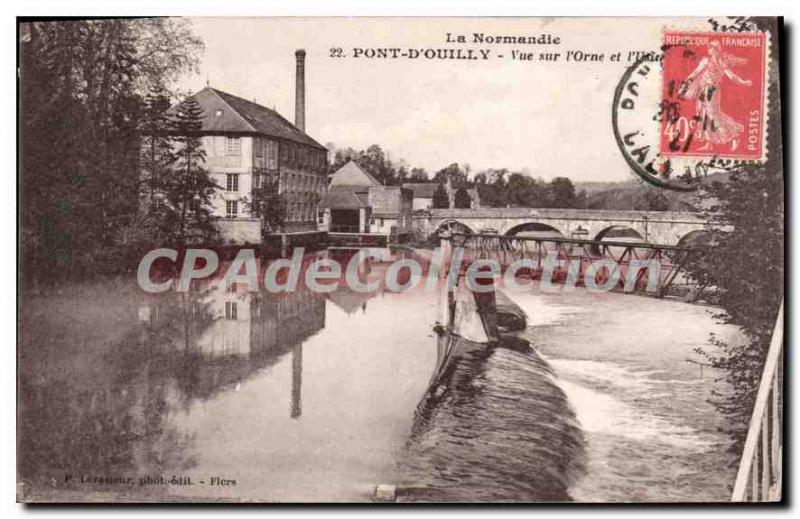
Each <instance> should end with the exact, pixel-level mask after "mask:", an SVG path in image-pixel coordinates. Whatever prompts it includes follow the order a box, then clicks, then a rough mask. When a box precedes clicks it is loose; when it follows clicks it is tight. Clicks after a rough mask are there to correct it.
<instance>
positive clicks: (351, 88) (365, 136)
mask: <svg viewBox="0 0 800 519" xmlns="http://www.w3.org/2000/svg"><path fill="white" fill-rule="evenodd" d="M664 23H665V22H664V21H663V20H658V19H654V18H651V19H636V20H633V19H620V18H618V19H597V18H595V19H575V18H572V19H569V18H567V19H526V18H502V19H501V18H483V19H479V18H406V19H388V18H316V19H308V18H306V19H303V18H272V19H270V18H195V19H192V24H193V25H194V30H195V32H196V34H198V35H199V36H200V37H202V39H203V40H204V42H205V52H204V54H203V56H202V59H201V63H200V72H199V73H198V74H191V75H187V76H186V77H184V78H183V79H182V80H181V81H180V87H182V88H184V89H188V90H192V91H197V90H200V89H202V88H203V87H205V85H206V82H207V81H208V83H209V84H210V85H211V86H212V87H214V88H218V89H220V90H224V91H226V92H229V93H231V94H234V95H238V96H240V97H244V98H247V99H251V100H252V99H255V100H256V102H258V103H260V104H263V105H265V106H268V107H270V108H275V109H276V110H277V111H278V112H280V113H281V114H283V115H284V116H285V117H286V118H287V119H289V120H294V85H295V56H294V51H295V50H296V49H299V48H303V49H305V50H306V52H307V58H306V103H307V104H306V132H307V133H308V134H309V135H311V136H312V137H313V138H315V139H316V140H317V141H318V142H320V143H322V144H325V145H327V144H331V143H332V144H334V145H335V146H336V147H337V148H342V147H347V146H351V147H354V148H366V147H367V146H369V145H370V144H380V145H381V147H382V148H383V149H384V150H385V151H387V152H388V153H389V155H390V157H391V158H392V159H403V160H405V162H406V163H407V164H408V165H409V166H412V167H413V166H421V167H424V168H425V169H427V170H428V171H429V172H435V171H437V170H439V169H441V168H443V167H445V166H447V165H448V164H451V163H453V162H458V163H460V164H469V166H470V168H471V169H472V171H479V170H483V169H487V168H508V169H510V170H515V171H524V172H526V173H528V174H530V175H533V176H537V177H542V178H544V179H551V178H553V177H554V176H568V177H570V178H571V179H572V180H573V181H601V182H607V181H620V180H626V179H631V178H634V173H633V172H632V171H631V170H630V168H629V167H628V166H627V164H626V163H625V161H624V159H623V158H622V155H621V153H620V151H619V149H618V148H617V145H616V142H615V140H614V136H613V131H612V124H611V105H612V99H613V94H614V89H615V87H616V85H617V82H618V81H619V80H620V78H621V76H622V74H623V73H624V71H625V69H626V66H627V65H629V63H627V62H624V60H623V62H621V63H612V62H609V61H608V59H609V55H610V54H612V53H614V52H617V51H621V52H622V53H623V55H627V53H628V52H629V51H640V50H641V51H651V50H657V49H658V47H659V45H660V39H661V36H660V35H661V31H662V30H663V29H664ZM692 23H693V24H697V23H699V21H694V22H692ZM674 25H675V26H678V25H680V21H674ZM476 32H478V33H484V34H486V35H515V36H528V35H533V36H538V35H542V34H550V35H552V36H553V37H559V38H561V43H560V44H559V45H531V44H504V45H498V44H492V45H490V44H486V43H484V44H480V43H473V42H472V41H471V40H472V38H473V33H476ZM447 33H450V34H451V38H455V36H456V35H458V34H463V35H465V36H466V37H467V40H468V41H469V43H467V44H457V43H447V42H446V38H447ZM333 47H339V48H342V49H343V51H344V53H345V54H346V56H345V57H331V55H330V49H331V48H333ZM387 47H388V48H394V47H399V48H402V49H409V48H411V49H427V48H433V49H440V48H443V49H459V48H460V49H464V50H467V49H473V50H474V51H475V52H477V50H478V49H487V50H490V51H491V52H492V53H493V55H497V54H502V55H503V58H493V59H491V60H488V61H481V60H478V61H467V60H433V61H430V60H425V59H408V58H400V59H394V60H387V59H364V58H354V57H352V56H353V52H354V49H356V48H361V49H378V48H387ZM512 50H517V51H522V52H526V53H527V52H532V53H535V55H536V56H538V54H539V53H540V52H560V53H561V54H562V56H561V59H560V60H559V61H558V62H542V61H538V60H533V61H530V60H529V61H520V60H513V59H511V52H512ZM568 50H573V51H574V50H578V51H583V52H586V53H603V54H604V55H605V58H604V62H576V61H569V62H567V61H565V60H564V57H565V53H566V51H568Z"/></svg>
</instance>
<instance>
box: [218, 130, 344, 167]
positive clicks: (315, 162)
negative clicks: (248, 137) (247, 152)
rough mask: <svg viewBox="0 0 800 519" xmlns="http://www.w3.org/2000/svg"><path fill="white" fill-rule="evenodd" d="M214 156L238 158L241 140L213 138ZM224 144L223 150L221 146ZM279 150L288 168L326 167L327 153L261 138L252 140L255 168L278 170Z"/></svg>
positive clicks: (229, 137)
mask: <svg viewBox="0 0 800 519" xmlns="http://www.w3.org/2000/svg"><path fill="white" fill-rule="evenodd" d="M213 139H214V141H213V142H214V144H215V150H214V155H217V156H220V155H225V156H229V157H238V156H240V155H241V154H242V139H241V138H240V137H231V136H226V137H224V141H223V140H222V139H221V138H220V137H214V138H213ZM223 143H224V148H222V145H223ZM279 149H280V160H281V162H282V163H283V164H287V165H289V166H294V167H299V168H305V169H311V170H314V171H325V170H326V169H327V166H328V158H327V152H325V151H323V150H318V149H316V148H312V147H310V146H304V145H302V144H296V143H293V142H283V143H280V144H279V143H278V142H277V141H274V140H270V139H262V138H257V137H255V138H253V151H254V155H255V167H257V168H267V169H278V150H279Z"/></svg>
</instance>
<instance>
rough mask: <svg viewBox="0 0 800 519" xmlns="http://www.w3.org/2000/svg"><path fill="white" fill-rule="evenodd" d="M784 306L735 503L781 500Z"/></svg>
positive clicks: (766, 365)
mask: <svg viewBox="0 0 800 519" xmlns="http://www.w3.org/2000/svg"><path fill="white" fill-rule="evenodd" d="M782 361H783V303H781V307H780V310H779V311H778V318H777V319H776V321H775V329H774V331H773V332H772V340H771V341H770V345H769V350H768V352H767V358H766V361H765V362H764V372H763V374H762V376H761V383H760V384H759V386H758V393H757V394H756V402H755V405H754V406H753V415H752V417H751V418H750V428H749V429H748V431H747V439H746V440H745V442H744V449H743V450H742V459H741V462H740V464H739V472H738V473H737V475H736V482H735V483H734V486H733V495H732V496H731V501H779V500H780V499H781V491H782V488H781V485H782V472H781V467H782V461H783V443H782V436H781V432H782V430H783V369H782V366H781V365H782Z"/></svg>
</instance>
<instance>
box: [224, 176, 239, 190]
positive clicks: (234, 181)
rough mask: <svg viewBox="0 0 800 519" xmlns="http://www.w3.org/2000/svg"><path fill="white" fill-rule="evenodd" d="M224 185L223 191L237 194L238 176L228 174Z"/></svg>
mask: <svg viewBox="0 0 800 519" xmlns="http://www.w3.org/2000/svg"><path fill="white" fill-rule="evenodd" d="M226 180H227V181H226V183H225V191H231V192H233V193H237V192H238V191H239V175H238V174H236V173H228V175H227V179H226Z"/></svg>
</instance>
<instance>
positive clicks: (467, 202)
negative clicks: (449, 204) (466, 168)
mask: <svg viewBox="0 0 800 519" xmlns="http://www.w3.org/2000/svg"><path fill="white" fill-rule="evenodd" d="M453 205H454V206H455V208H456V209H469V208H470V207H472V198H471V197H470V196H469V192H467V189H466V188H465V187H464V186H461V187H459V188H458V189H457V190H456V195H455V203H454V204H453Z"/></svg>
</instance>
